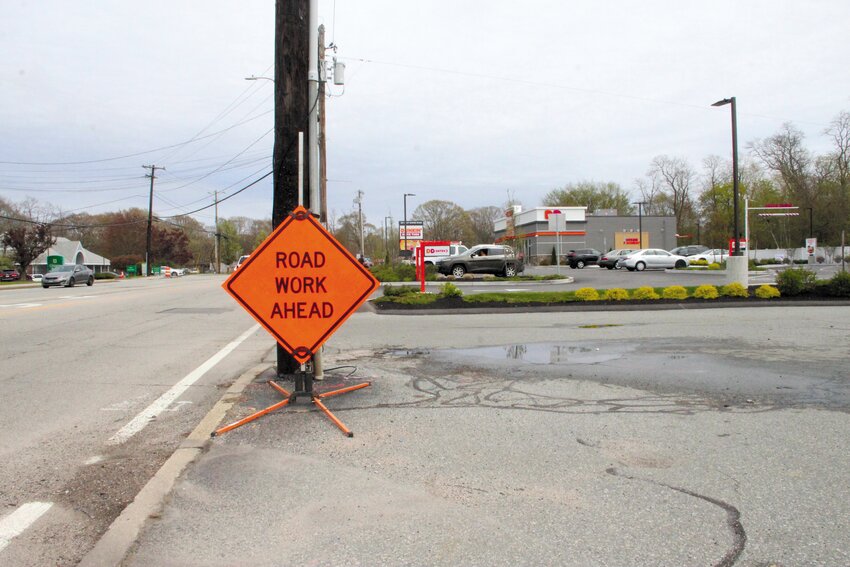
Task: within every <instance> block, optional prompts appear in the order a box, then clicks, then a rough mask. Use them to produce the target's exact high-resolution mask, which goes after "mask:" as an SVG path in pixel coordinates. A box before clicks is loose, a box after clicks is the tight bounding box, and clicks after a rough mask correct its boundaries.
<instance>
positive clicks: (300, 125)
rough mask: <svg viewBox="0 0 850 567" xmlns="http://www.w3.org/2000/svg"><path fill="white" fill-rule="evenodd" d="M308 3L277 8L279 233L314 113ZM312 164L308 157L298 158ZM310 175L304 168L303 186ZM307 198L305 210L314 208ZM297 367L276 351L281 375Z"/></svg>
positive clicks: (284, 2)
mask: <svg viewBox="0 0 850 567" xmlns="http://www.w3.org/2000/svg"><path fill="white" fill-rule="evenodd" d="M309 10H310V4H309V0H276V2H275V39H274V43H275V69H274V106H275V115H274V157H273V166H272V167H273V169H274V173H273V175H272V177H273V178H274V189H273V191H274V198H273V204H272V224H273V225H274V227H277V226H278V225H279V224H280V223H281V222H283V220H284V219H285V218H286V216H287V215H289V213H291V212H292V211H293V210H294V209H295V207H296V206H297V205H298V191H299V187H298V160H299V156H298V132H307V127H308V115H309V112H310V105H309V94H308V82H307V66H308V65H307V62H308V60H309V52H308V50H309V43H310V41H309V27H308V20H309V18H308V16H309ZM300 157H301V159H303V160H304V163H308V160H307V152H304V155H303V156H300ZM311 173H312V172H311V171H310V168H309V167H305V168H304V175H305V179H304V185H305V186H308V180H309V176H310V174H311ZM309 201H310V196H309V194H305V195H304V205H305V206H306V207H308V208H309V206H310V202H309ZM298 368H299V364H298V362H297V361H296V360H295V359H294V358H292V356H291V355H290V354H289V353H288V352H286V350H284V349H283V347H281V346H280V345H277V372H278V374H293V373H294V372H295V371H296V370H297V369H298Z"/></svg>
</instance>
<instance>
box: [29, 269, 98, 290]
mask: <svg viewBox="0 0 850 567" xmlns="http://www.w3.org/2000/svg"><path fill="white" fill-rule="evenodd" d="M82 283H84V284H86V285H93V284H94V272H92V271H91V270H90V269H89V268H87V267H85V266H83V265H82V264H77V265H73V264H70V265H66V266H59V267H57V268H54V269H53V270H51V271H50V272H48V273H47V274H45V276H44V277H43V278H42V279H41V287H43V288H48V287H51V286H54V285H58V286H67V287H74V286H75V285H76V284H82Z"/></svg>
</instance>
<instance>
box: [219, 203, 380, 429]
mask: <svg viewBox="0 0 850 567" xmlns="http://www.w3.org/2000/svg"><path fill="white" fill-rule="evenodd" d="M223 287H224V289H225V291H227V293H228V294H230V295H231V297H233V298H234V299H235V300H236V301H237V302H239V304H240V305H242V307H244V308H245V309H246V310H247V311H248V313H250V314H251V316H252V317H254V319H256V320H257V322H258V323H260V325H262V326H263V328H265V329H266V330H267V331H268V332H269V333H270V334H271V335H272V336H274V337H275V339H276V340H277V342H278V343H279V344H280V345H281V346H282V347H283V348H284V349H286V350H287V351H288V352H289V353H290V354H291V355H292V356H293V358H295V360H297V361H298V362H300V363H301V364H305V363H306V362H308V361H309V360H310V359H311V358H312V357H313V354H314V353H316V352H318V349H320V348H321V346H322V345H323V344H324V343H325V341H327V340H328V338H329V337H330V336H331V335H332V334H333V333H334V332H335V331H336V330H337V329H339V327H340V326H341V325H342V324H343V322H345V320H346V319H348V318H349V317H350V316H351V315H352V314H353V313H354V312H355V311H356V310H357V308H358V307H360V306H361V305H362V304H363V303H364V302H365V301H366V300H367V299H368V298H369V296H370V295H371V294H372V292H373V291H375V289H376V288H377V287H378V281H377V280H376V279H375V278H374V277H373V276H372V273H371V272H369V270H367V269H366V267H365V266H363V265H362V264H361V263H360V262H358V261H357V259H356V258H355V257H354V256H353V255H352V254H351V253H350V252H348V250H346V249H345V248H344V247H343V246H342V245H341V244H340V243H339V242H338V241H337V240H336V239H335V238H334V237H333V236H332V235H331V234H330V233H329V232H328V231H327V230H325V228H324V227H323V226H322V225H321V224H319V222H318V221H317V220H316V219H315V218H314V217H313V216H312V215H311V214H310V212H309V211H307V209H305V208H304V207H298V208H296V209H295V210H294V211H293V212H292V213H291V214H290V215H289V216H288V217H287V218H286V219H285V220H284V221H283V222H282V223H280V224H279V225H278V227H277V228H276V229H275V230H274V231H273V232H272V233H271V234H270V235H269V236H268V238H266V239H265V240H264V241H263V243H262V244H260V246H259V247H258V248H257V250H255V251H254V253H253V254H251V256H250V257H249V258H248V259H247V260H246V261H245V263H244V264H243V265H242V266H240V268H239V270H237V271H236V272H234V273H233V274H232V275H231V276H230V277H229V278H228V279H227V280H226V281H225V282H224V284H223ZM269 384H270V385H271V386H272V387H273V388H275V389H276V390H277V391H278V392H280V393H281V394H283V395H284V396H286V399H285V400H283V401H281V402H278V403H276V404H274V405H272V406H269V407H268V408H266V409H263V410H260V411H258V412H256V413H254V414H252V415H249V416H248V417H246V418H244V419H241V420H239V421H237V422H235V423H232V424H230V425H227V426H225V427H222V428H220V429H218V430H217V431H216V432H215V433H213V437H215V436H216V435H220V434H222V433H226V432H227V431H230V430H232V429H236V428H237V427H239V426H241V425H244V424H246V423H250V422H251V421H254V420H255V419H257V418H260V417H262V416H264V415H266V414H268V413H271V412H273V411H275V410H277V409H280V408H283V407H285V406H287V405H289V404H290V403H293V402H295V400H296V399H297V397H298V396H302V395H303V396H309V397H310V399H311V400H312V402H313V403H314V404H315V405H316V407H318V408H319V409H320V410H322V411H323V412H324V413H325V414H326V415H327V416H328V418H330V420H331V421H332V422H333V423H334V424H335V425H336V426H337V427H339V428H340V430H341V431H342V432H343V433H345V434H346V435H347V436H348V437H352V436H353V435H354V434H353V433H352V432H351V431H350V430H349V429H348V428H347V427H345V425H343V423H342V422H341V421H340V420H339V419H337V418H336V416H334V415H333V414H332V413H331V412H330V410H329V409H328V408H327V407H326V406H325V405H324V404H323V403H322V400H323V399H324V398H329V397H332V396H338V395H341V394H346V393H348V392H353V391H355V390H359V389H362V388H366V387H368V386H370V385H371V383H370V382H364V383H362V384H357V385H354V386H349V387H346V388H340V389H338V390H334V391H331V392H324V393H314V392H313V386H312V376H311V375H310V374H304V375H301V374H299V375H296V391H295V392H293V393H290V392H288V391H287V390H285V389H284V388H282V387H281V386H279V385H278V384H276V383H274V382H269Z"/></svg>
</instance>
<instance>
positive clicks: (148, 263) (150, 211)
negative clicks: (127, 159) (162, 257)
mask: <svg viewBox="0 0 850 567" xmlns="http://www.w3.org/2000/svg"><path fill="white" fill-rule="evenodd" d="M142 167H144V168H145V169H150V170H151V174H150V175H145V177H150V178H151V192H150V198H149V200H148V236H147V241H146V243H145V275H146V276H149V275H151V273H152V271H151V263H152V262H151V260H152V259H153V257H152V255H151V246H152V243H153V180H154V179H156V170H157V169H165V168H164V167H157V166H155V165H143V166H142Z"/></svg>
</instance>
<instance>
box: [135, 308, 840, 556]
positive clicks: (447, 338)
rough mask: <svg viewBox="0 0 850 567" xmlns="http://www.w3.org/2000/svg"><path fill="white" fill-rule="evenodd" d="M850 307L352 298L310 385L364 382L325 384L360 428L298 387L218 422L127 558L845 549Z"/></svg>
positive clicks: (261, 396)
mask: <svg viewBox="0 0 850 567" xmlns="http://www.w3.org/2000/svg"><path fill="white" fill-rule="evenodd" d="M849 321H850V308H848V307H835V308H829V307H817V308H805V307H782V306H778V307H761V308H731V309H710V310H688V311H682V310H670V311H660V312H651V313H650V312H594V313H583V312H571V313H511V314H492V315H470V314H458V315H427V316H426V315H408V316H402V315H399V316H391V315H378V314H374V313H358V314H356V315H355V316H353V317H352V318H351V319H350V320H349V321H348V323H346V325H344V326H343V327H342V329H341V330H340V331H339V332H338V333H337V334H336V335H335V336H334V337H333V338H332V339H331V341H330V342H329V346H328V348H327V349H326V358H325V361H326V364H327V366H328V367H331V368H332V367H337V366H342V367H343V368H340V369H339V370H337V371H334V372H331V373H330V375H329V377H328V379H327V380H326V381H325V382H324V383H323V384H322V385H321V386H320V387H321V388H323V389H324V388H333V387H336V386H340V385H343V384H347V383H352V382H359V381H361V380H363V379H369V380H371V381H372V382H373V385H372V387H371V388H368V389H365V390H358V391H357V392H354V393H351V394H348V395H346V396H342V397H339V398H333V399H329V400H328V405H329V406H330V407H331V409H332V410H333V411H334V412H336V414H337V416H338V417H340V418H341V419H342V420H343V421H344V422H345V423H346V424H347V425H348V426H349V427H350V428H352V429H353V430H354V431H355V437H354V438H353V439H349V438H346V437H344V436H343V435H341V434H340V433H339V431H337V429H336V428H334V427H333V425H331V423H330V422H329V421H327V420H326V419H325V418H324V416H323V415H322V414H321V413H319V412H317V411H316V410H312V411H311V410H310V406H309V404H307V403H299V404H297V405H295V406H293V407H287V408H286V409H285V410H282V411H278V412H274V413H271V414H269V415H267V416H265V417H263V418H262V419H261V420H258V421H256V422H252V423H251V424H249V425H246V426H244V427H242V428H240V429H237V430H234V431H231V432H229V433H227V434H225V435H223V436H221V437H218V438H216V439H214V440H213V441H212V443H211V445H210V447H209V449H208V451H207V452H206V453H205V454H204V455H202V456H201V457H200V458H199V459H198V461H197V462H195V463H194V464H193V465H192V466H191V467H190V469H188V470H187V471H186V473H185V474H184V475H183V477H182V478H181V479H180V480H179V481H178V483H177V485H176V486H175V487H174V490H173V491H172V495H171V497H170V498H169V500H168V503H167V505H166V506H165V508H164V510H163V511H162V513H161V514H157V515H156V517H155V518H153V519H151V520H149V521H148V523H147V526H146V529H145V531H144V533H143V535H142V537H141V538H140V540H139V542H138V544H137V545H136V546H134V548H133V549H132V550H131V552H130V555H129V556H128V557H127V559H126V561H125V564H126V565H140V566H141V565H154V564H155V565H185V564H195V565H232V564H244V563H250V564H255V565H276V564H280V563H282V562H283V563H289V564H310V565H452V566H453V565H568V566H586V565H612V566H620V565H630V566H644V565H646V566H658V565H677V566H678V565H688V566H700V565H705V566H715V565H721V566H730V565H745V566H751V567H764V566H768V565H777V566H794V565H806V566H810V565H823V566H832V565H848V564H850V546H848V544H847V542H848V534H850V500H848V499H847V497H846V495H847V493H848V490H850V474H848V470H850V451H848V449H850V441H848V437H847V435H846V432H847V431H848V427H850V411H848V410H850V375H848V373H847V368H848V366H847V360H848V358H850V350H848V344H850V343H848V336H850V322H849ZM349 373H353V375H352V376H351V377H349V378H346V377H345V376H346V375H347V374H349ZM264 379H267V377H263V379H260V380H257V381H255V382H253V383H251V384H250V385H249V386H248V388H247V389H246V390H245V391H244V393H243V394H242V396H241V397H242V402H241V403H240V404H239V405H238V406H236V407H234V408H233V410H232V412H231V414H230V415H229V416H228V418H227V419H228V420H235V419H238V418H241V417H243V416H245V415H247V414H249V413H251V412H253V411H255V410H256V409H257V408H262V407H266V406H268V405H271V404H272V403H275V402H278V401H279V400H280V396H279V395H278V394H277V393H276V392H275V391H274V390H272V389H271V388H270V387H268V386H267V385H266V384H265V383H264V382H263V380H264Z"/></svg>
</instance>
